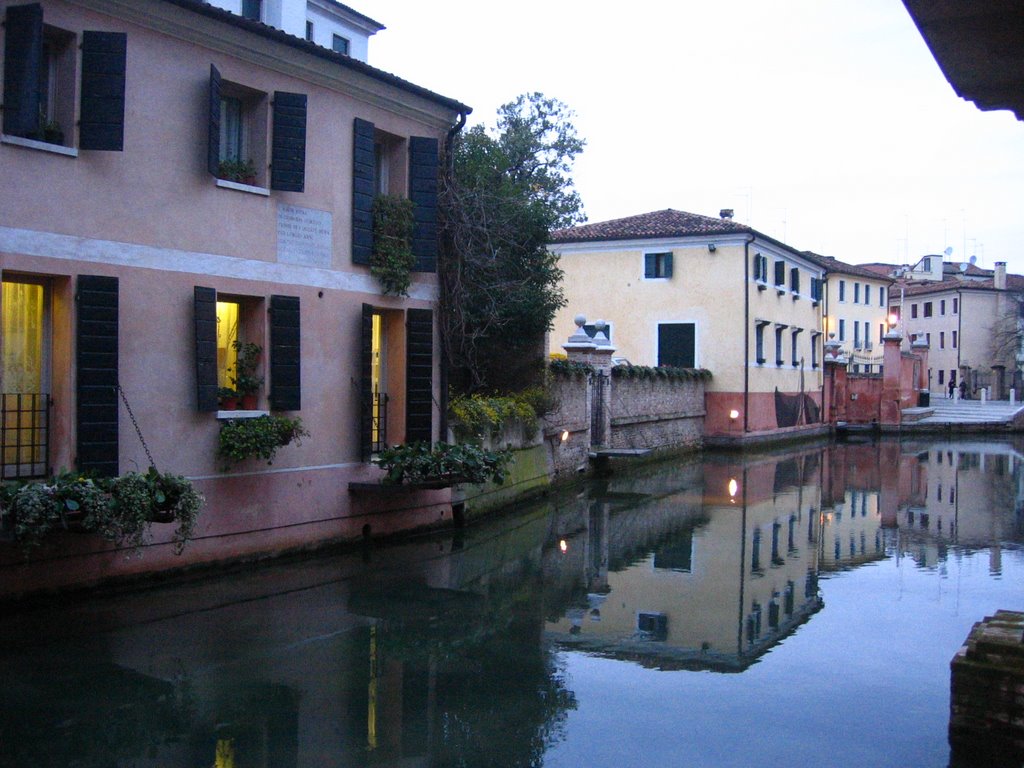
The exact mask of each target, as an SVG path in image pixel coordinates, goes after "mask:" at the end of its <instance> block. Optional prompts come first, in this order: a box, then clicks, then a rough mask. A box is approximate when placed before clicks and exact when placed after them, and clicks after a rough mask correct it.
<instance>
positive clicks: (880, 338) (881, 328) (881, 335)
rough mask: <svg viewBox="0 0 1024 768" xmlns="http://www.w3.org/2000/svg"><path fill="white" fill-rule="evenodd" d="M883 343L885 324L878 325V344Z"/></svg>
mask: <svg viewBox="0 0 1024 768" xmlns="http://www.w3.org/2000/svg"><path fill="white" fill-rule="evenodd" d="M883 341H885V323H879V324H878V343H879V344H881V343H882V342H883Z"/></svg>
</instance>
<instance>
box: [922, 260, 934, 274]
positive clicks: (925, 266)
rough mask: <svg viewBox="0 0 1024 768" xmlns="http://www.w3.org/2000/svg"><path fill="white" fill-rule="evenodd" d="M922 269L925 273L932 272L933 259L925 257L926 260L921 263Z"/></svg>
mask: <svg viewBox="0 0 1024 768" xmlns="http://www.w3.org/2000/svg"><path fill="white" fill-rule="evenodd" d="M921 269H923V270H924V271H925V272H931V271H932V260H931V257H929V256H925V257H924V259H923V260H922V262H921Z"/></svg>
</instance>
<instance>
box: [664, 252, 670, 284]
mask: <svg viewBox="0 0 1024 768" xmlns="http://www.w3.org/2000/svg"><path fill="white" fill-rule="evenodd" d="M662 277H665V278H669V277H672V252H671V251H670V252H668V253H666V254H665V274H663V275H662Z"/></svg>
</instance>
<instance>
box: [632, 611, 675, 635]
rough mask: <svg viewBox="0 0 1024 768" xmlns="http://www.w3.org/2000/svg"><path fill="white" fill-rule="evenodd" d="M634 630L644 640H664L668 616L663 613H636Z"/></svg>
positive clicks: (666, 633) (666, 632)
mask: <svg viewBox="0 0 1024 768" xmlns="http://www.w3.org/2000/svg"><path fill="white" fill-rule="evenodd" d="M636 628H637V631H638V632H639V633H640V635H641V636H642V637H644V638H648V639H651V640H665V639H667V638H668V616H666V615H665V614H664V613H643V612H641V613H638V614H637V617H636Z"/></svg>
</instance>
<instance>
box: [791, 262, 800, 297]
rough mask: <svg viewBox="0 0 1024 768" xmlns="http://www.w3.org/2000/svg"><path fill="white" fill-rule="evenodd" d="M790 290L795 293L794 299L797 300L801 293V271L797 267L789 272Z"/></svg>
mask: <svg viewBox="0 0 1024 768" xmlns="http://www.w3.org/2000/svg"><path fill="white" fill-rule="evenodd" d="M789 290H791V291H792V292H793V294H794V296H793V298H796V294H798V293H800V269H799V268H797V267H793V268H792V269H791V270H789Z"/></svg>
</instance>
